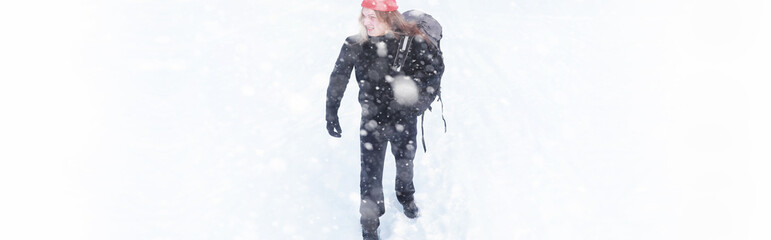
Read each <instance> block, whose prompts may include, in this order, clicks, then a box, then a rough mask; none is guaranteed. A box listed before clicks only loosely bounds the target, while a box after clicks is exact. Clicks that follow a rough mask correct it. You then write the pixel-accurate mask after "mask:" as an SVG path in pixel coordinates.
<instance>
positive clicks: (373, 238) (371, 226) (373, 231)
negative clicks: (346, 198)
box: [361, 218, 380, 240]
mask: <svg viewBox="0 0 771 240" xmlns="http://www.w3.org/2000/svg"><path fill="white" fill-rule="evenodd" d="M379 226H380V219H378V218H361V236H362V237H363V238H364V240H379V239H380V237H379V236H378V235H377V228H378V227H379Z"/></svg>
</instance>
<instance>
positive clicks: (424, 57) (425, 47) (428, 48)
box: [408, 38, 444, 112]
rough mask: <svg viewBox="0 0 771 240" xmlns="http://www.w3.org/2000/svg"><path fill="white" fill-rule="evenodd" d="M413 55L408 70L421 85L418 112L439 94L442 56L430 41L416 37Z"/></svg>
mask: <svg viewBox="0 0 771 240" xmlns="http://www.w3.org/2000/svg"><path fill="white" fill-rule="evenodd" d="M414 41H415V42H414V43H413V46H414V47H413V48H412V50H411V51H412V52H411V53H410V54H411V55H412V56H413V57H412V60H411V61H409V62H410V64H409V67H408V71H410V72H411V74H410V76H411V77H412V78H413V79H414V80H416V81H418V83H419V84H420V85H421V88H420V94H419V98H418V103H417V105H416V107H417V108H418V109H417V110H418V112H423V111H425V110H426V109H427V108H428V107H429V106H430V105H431V103H432V102H433V101H434V99H435V98H436V95H437V94H439V91H440V89H439V87H440V83H441V79H442V74H443V73H444V58H443V57H442V52H441V51H440V50H439V49H437V48H436V47H435V46H433V45H431V44H430V43H428V42H426V41H424V40H422V39H417V38H416V40H414Z"/></svg>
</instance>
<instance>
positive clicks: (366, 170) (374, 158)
mask: <svg viewBox="0 0 771 240" xmlns="http://www.w3.org/2000/svg"><path fill="white" fill-rule="evenodd" d="M360 136H361V182H360V188H361V204H360V206H359V212H360V213H361V224H362V226H363V227H364V228H370V229H377V227H378V226H379V225H380V224H379V219H378V218H379V217H380V216H382V215H383V214H384V213H385V204H384V200H383V163H384V162H385V150H386V146H387V144H388V143H389V142H390V143H391V153H393V155H394V158H395V159H396V198H397V199H398V200H399V202H400V203H402V204H404V203H409V202H411V201H413V194H414V193H415V186H414V185H413V183H412V167H413V164H412V160H413V159H414V158H415V149H416V146H417V144H416V142H415V137H416V136H417V117H403V118H398V119H396V120H394V121H391V122H382V121H376V120H374V119H368V118H362V121H361V135H360Z"/></svg>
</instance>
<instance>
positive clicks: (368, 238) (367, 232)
mask: <svg viewBox="0 0 771 240" xmlns="http://www.w3.org/2000/svg"><path fill="white" fill-rule="evenodd" d="M361 236H362V238H363V239H364V240H380V237H379V236H378V235H377V229H367V228H362V229H361Z"/></svg>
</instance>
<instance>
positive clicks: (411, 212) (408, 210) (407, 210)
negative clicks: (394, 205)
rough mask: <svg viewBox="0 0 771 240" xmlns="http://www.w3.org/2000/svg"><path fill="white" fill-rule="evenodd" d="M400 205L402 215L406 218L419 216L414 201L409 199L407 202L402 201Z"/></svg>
mask: <svg viewBox="0 0 771 240" xmlns="http://www.w3.org/2000/svg"><path fill="white" fill-rule="evenodd" d="M402 207H404V215H405V216H407V217H408V218H413V219H414V218H417V217H418V216H419V214H418V213H419V212H420V210H419V209H418V205H415V201H409V202H407V203H402Z"/></svg>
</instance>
